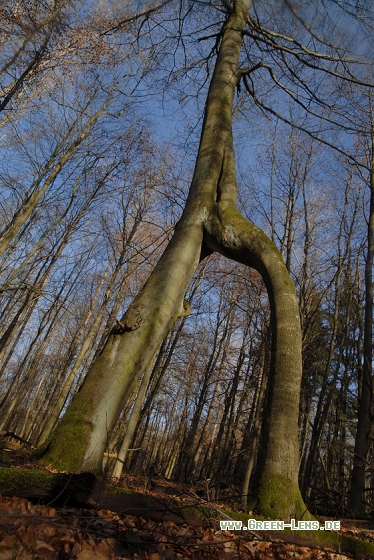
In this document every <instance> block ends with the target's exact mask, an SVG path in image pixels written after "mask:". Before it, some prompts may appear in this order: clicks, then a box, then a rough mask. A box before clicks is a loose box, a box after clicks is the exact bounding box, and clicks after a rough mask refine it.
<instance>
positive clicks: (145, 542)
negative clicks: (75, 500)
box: [0, 453, 374, 560]
mask: <svg viewBox="0 0 374 560" xmlns="http://www.w3.org/2000/svg"><path fill="white" fill-rule="evenodd" d="M2 457H3V458H4V453H3V454H2ZM1 467H3V468H4V467H7V468H9V467H10V468H17V469H36V468H37V466H36V465H35V463H33V462H32V461H31V459H30V458H26V457H25V456H24V457H23V458H22V459H20V458H14V457H12V458H11V456H10V455H9V459H8V460H5V461H4V459H3V460H1V459H0V468H1ZM119 485H120V487H121V488H124V489H127V490H129V491H134V492H136V493H137V495H138V496H139V495H140V494H142V495H146V496H148V499H150V500H156V501H157V500H160V503H161V501H162V503H163V504H164V503H165V501H167V500H169V501H170V503H171V502H173V503H174V504H175V503H176V502H175V500H177V503H178V504H179V505H180V504H182V506H180V509H179V510H178V511H180V512H183V508H185V509H184V511H185V515H183V513H182V514H181V516H180V518H179V519H178V515H175V512H176V510H175V508H171V509H170V512H174V513H173V514H172V515H167V514H165V511H164V510H163V511H159V512H158V513H157V515H155V510H154V509H153V510H151V509H149V511H148V512H147V511H146V510H144V509H143V510H142V511H139V515H133V513H135V512H134V511H133V510H132V514H131V515H129V514H128V513H126V510H124V511H123V510H122V511H112V510H111V509H101V508H100V504H98V505H97V506H96V507H92V508H91V509H87V508H80V507H72V506H71V505H69V503H65V504H62V505H61V504H60V505H58V506H57V505H56V503H53V501H52V502H51V501H50V502H49V503H48V502H47V503H42V502H41V501H40V500H39V502H38V501H36V502H35V500H33V503H31V502H30V501H29V500H28V499H26V498H24V497H23V498H22V497H18V496H7V497H6V496H0V560H38V559H40V560H54V559H58V560H65V559H66V560H95V559H97V560H107V559H123V560H125V559H131V560H135V559H137V560H163V559H165V560H168V559H174V558H175V559H186V560H187V559H191V558H192V559H194V558H196V559H206V560H210V559H212V560H213V559H217V560H234V559H242V560H247V559H248V560H252V559H256V560H266V559H271V558H275V559H278V560H283V559H288V558H299V559H302V560H304V559H305V560H308V559H330V560H333V559H348V558H365V555H357V554H356V555H353V554H352V555H349V554H340V553H338V552H334V551H333V550H332V549H331V550H330V549H327V548H322V547H318V546H313V545H312V544H311V543H310V542H305V541H302V540H301V539H297V537H295V533H293V534H290V533H284V534H283V533H282V534H281V536H280V533H279V532H278V533H277V534H276V535H271V534H268V533H266V534H265V533H262V532H260V531H257V532H256V531H255V532H251V531H246V532H244V531H221V530H220V529H219V521H218V520H219V519H222V520H223V519H227V511H228V510H230V511H232V510H235V509H239V501H238V497H229V496H226V497H222V499H221V500H220V501H219V502H212V501H209V489H205V491H204V489H203V488H193V487H189V486H187V485H183V484H179V483H173V482H170V481H167V480H165V479H163V478H162V477H160V476H158V475H154V477H152V479H150V478H148V477H145V476H130V475H125V476H124V477H123V478H122V480H121V482H120V483H119ZM206 490H208V492H206ZM201 494H205V495H204V496H203V497H201ZM207 494H208V495H207ZM44 501H45V500H44ZM153 503H155V502H154V501H153ZM183 504H184V505H183ZM319 520H320V522H324V520H325V518H323V519H319ZM340 533H341V534H342V535H346V536H351V537H354V538H356V539H360V540H364V541H368V542H374V521H373V522H370V521H368V522H366V523H364V524H362V523H359V522H354V521H348V520H345V521H342V522H341V531H340Z"/></svg>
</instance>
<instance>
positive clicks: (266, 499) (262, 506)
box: [256, 475, 315, 520]
mask: <svg viewBox="0 0 374 560" xmlns="http://www.w3.org/2000/svg"><path fill="white" fill-rule="evenodd" d="M256 511H258V512H259V513H260V514H261V515H263V516H264V517H265V518H270V519H283V520H289V519H297V520H301V519H302V520H313V519H315V518H314V517H313V516H312V515H311V514H310V513H309V511H308V508H307V507H306V505H305V503H304V500H303V498H302V497H301V493H300V489H299V485H298V484H297V483H295V482H292V481H291V480H289V479H287V478H285V477H284V476H282V475H267V476H266V475H263V476H262V478H261V484H260V487H259V489H258V493H257V504H256Z"/></svg>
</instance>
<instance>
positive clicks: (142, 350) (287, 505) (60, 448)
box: [39, 0, 306, 518]
mask: <svg viewBox="0 0 374 560" xmlns="http://www.w3.org/2000/svg"><path fill="white" fill-rule="evenodd" d="M249 4H250V0H236V1H235V2H234V3H233V5H232V10H230V14H229V15H228V18H227V21H226V23H225V24H224V26H223V32H222V41H221V46H220V49H219V52H218V55H217V61H216V65H215V69H214V73H213V77H212V81H211V83H210V87H209V92H208V97H207V102H206V109H205V115H204V122H203V127H202V133H201V138H200V146H199V150H198V154H197V160H196V166H195V170H194V175H193V179H192V183H191V187H190V191H189V195H188V199H187V202H186V207H185V210H184V212H183V215H182V217H181V219H180V220H179V222H178V225H177V227H176V228H175V232H174V235H173V237H172V239H171V241H170V243H169V245H168V246H167V248H166V250H165V252H164V254H163V255H162V257H161V259H160V261H159V263H158V264H157V265H156V267H155V269H154V270H153V272H152V274H151V276H150V277H149V279H148V281H147V282H146V284H145V285H144V287H143V288H142V290H141V291H140V293H139V294H138V296H137V297H136V298H135V300H134V302H133V303H132V304H131V306H130V307H129V309H128V311H127V313H126V314H125V316H124V317H123V318H122V319H121V321H120V324H122V325H124V326H126V327H127V328H123V329H120V330H119V329H115V330H114V331H113V332H112V333H111V335H110V337H109V339H108V342H107V344H106V345H105V347H104V349H103V351H102V353H101V354H100V355H99V357H98V358H97V359H96V360H95V362H94V364H93V366H92V368H91V370H90V372H89V373H88V375H87V377H86V379H85V381H84V383H83V385H82V387H81V389H80V391H79V392H78V393H77V395H76V396H75V397H74V399H73V402H72V404H71V405H70V407H69V409H68V411H67V412H66V414H65V416H64V417H63V418H62V420H61V422H60V424H59V425H58V426H57V428H56V430H55V432H54V433H53V434H52V435H51V437H50V438H49V440H48V441H47V442H46V444H45V445H44V447H43V448H42V449H40V450H39V453H40V454H41V455H42V461H43V462H44V463H52V464H53V465H55V466H57V467H59V468H62V469H65V470H72V471H76V470H92V471H93V472H100V471H101V468H102V458H103V454H104V450H105V446H106V442H107V440H108V437H109V434H110V432H111V430H112V429H113V427H114V424H115V422H116V421H117V419H118V417H119V415H120V413H121V410H122V407H123V403H124V402H125V400H126V398H128V396H129V394H130V392H131V389H132V387H133V386H134V384H135V383H136V382H137V381H138V380H139V378H140V376H141V375H142V373H143V372H144V371H145V370H146V368H147V366H148V364H149V363H150V362H151V360H152V359H153V357H154V355H155V353H156V351H157V348H158V346H159V345H160V343H161V341H162V339H163V338H164V337H165V335H166V333H167V331H168V329H169V328H170V327H171V326H172V324H173V323H174V321H175V320H176V318H177V317H178V315H181V314H182V313H183V298H184V295H185V292H186V290H187V288H188V285H189V283H190V281H191V279H192V276H193V274H194V272H195V270H196V268H197V266H198V264H199V261H200V260H201V259H202V258H204V256H206V254H207V251H206V249H207V248H208V250H209V251H218V252H220V253H221V254H223V255H224V256H226V257H228V258H230V259H234V260H235V261H237V262H240V263H243V264H245V265H247V266H251V267H253V268H255V269H256V270H258V271H259V272H260V274H261V275H262V277H263V279H264V281H265V284H266V287H267V290H268V294H269V300H270V305H271V310H272V328H273V333H274V334H273V343H272V368H271V376H270V378H271V379H270V384H271V386H270V401H269V402H270V407H269V411H270V414H269V418H268V419H267V424H266V434H265V439H266V450H265V456H264V469H263V475H262V479H261V482H260V486H259V490H258V507H259V510H260V511H261V513H264V514H266V515H268V516H271V517H276V518H289V517H291V516H293V517H295V518H296V517H299V518H301V517H302V516H304V518H305V517H306V516H305V513H306V508H305V505H304V503H303V501H302V498H301V495H300V491H299V487H298V464H299V454H298V408H299V391H300V381H301V330H300V320H299V310H298V305H297V301H296V294H295V289H294V286H293V284H292V281H291V279H290V276H289V274H288V272H287V270H286V267H285V265H284V262H283V260H282V258H281V256H280V254H279V252H278V250H277V248H276V246H275V245H274V243H273V242H272V241H271V240H270V239H269V238H268V237H267V236H266V235H265V234H264V233H263V232H262V231H261V230H259V229H258V228H256V227H255V226H254V225H252V224H251V223H250V222H248V221H247V220H245V219H244V218H243V217H242V216H241V215H240V213H239V211H238V209H237V206H236V170H235V158H234V149H233V139H232V105H233V98H234V92H235V88H236V84H237V82H238V79H239V77H240V71H239V69H238V62H239V55H240V49H241V42H242V32H243V30H244V28H245V24H246V20H247V15H248V9H249ZM130 326H131V329H130V328H129V327H130Z"/></svg>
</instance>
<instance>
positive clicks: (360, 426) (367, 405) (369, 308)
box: [349, 98, 374, 516]
mask: <svg viewBox="0 0 374 560" xmlns="http://www.w3.org/2000/svg"><path fill="white" fill-rule="evenodd" d="M371 101H372V100H371V98H370V108H371V113H372V117H373V108H372V103H371ZM371 125H372V131H371V162H370V163H371V168H370V210H369V221H368V229H367V253H366V262H365V319H364V363H363V366H362V380H361V392H360V394H359V405H358V422H357V431H356V440H355V449H354V460H353V472H352V482H351V490H350V496H349V508H350V510H351V511H352V512H353V513H354V514H355V515H358V516H362V515H363V514H364V504H363V492H364V487H365V461H366V457H367V454H368V451H369V446H370V439H369V435H370V434H369V432H370V423H371V406H372V392H373V384H372V375H373V372H372V362H373V258H374V122H373V119H372V122H371Z"/></svg>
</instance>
